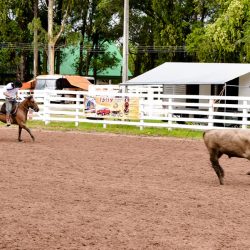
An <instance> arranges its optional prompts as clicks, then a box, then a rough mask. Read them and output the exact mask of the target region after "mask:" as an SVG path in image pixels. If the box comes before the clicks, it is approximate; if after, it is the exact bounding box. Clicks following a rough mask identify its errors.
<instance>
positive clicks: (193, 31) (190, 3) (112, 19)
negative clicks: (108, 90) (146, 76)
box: [0, 0, 250, 79]
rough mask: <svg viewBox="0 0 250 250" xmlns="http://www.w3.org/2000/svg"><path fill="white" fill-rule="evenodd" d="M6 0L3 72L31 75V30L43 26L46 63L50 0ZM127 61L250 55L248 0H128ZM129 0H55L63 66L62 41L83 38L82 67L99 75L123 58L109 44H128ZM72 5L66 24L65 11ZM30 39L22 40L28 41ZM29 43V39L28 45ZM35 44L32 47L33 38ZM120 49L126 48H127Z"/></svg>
mask: <svg viewBox="0 0 250 250" xmlns="http://www.w3.org/2000/svg"><path fill="white" fill-rule="evenodd" d="M34 1H35V0H0V4H1V10H0V22H1V26H0V39H1V40H0V41H1V49H0V72H1V73H2V72H5V73H6V72H11V71H12V72H13V70H14V71H16V73H17V75H18V74H19V75H20V74H21V75H22V76H23V78H24V79H29V78H30V76H31V75H32V70H33V68H32V64H33V50H32V43H33V31H34V30H35V29H37V31H38V42H39V44H40V47H39V54H40V57H39V58H40V59H39V71H40V72H43V73H45V72H46V70H47V65H46V60H47V49H48V41H49V37H48V3H49V1H48V0H39V5H38V6H39V8H38V17H36V18H34V14H33V4H34ZM129 4H130V13H129V52H130V58H129V62H130V64H129V67H130V69H131V70H132V71H133V73H134V75H135V76H136V75H138V74H141V73H143V72H145V71H147V70H150V69H152V68H153V67H155V66H157V65H159V64H160V63H162V62H165V61H202V62H249V61H250V1H249V0H144V1H138V0H129ZM123 6H124V0H70V1H69V0H55V6H54V9H53V15H54V25H53V36H54V37H56V38H57V39H56V43H55V66H56V72H57V73H59V67H60V63H61V62H62V61H63V60H64V55H63V53H62V52H61V50H60V48H62V47H64V46H70V45H71V46H78V47H79V59H78V60H77V61H76V62H75V67H76V69H77V72H78V74H80V75H87V74H88V73H89V72H90V69H92V71H93V72H94V74H95V75H97V74H98V72H99V71H103V70H105V68H107V67H112V66H115V65H116V64H117V60H116V57H115V55H114V54H112V53H108V52H107V50H106V44H107V43H109V42H115V43H116V44H120V48H121V49H122V39H121V38H122V36H123V34H122V32H123V11H124V10H123ZM66 10H67V11H68V15H67V18H66V20H65V26H64V29H63V32H61V33H60V36H59V37H57V34H58V33H59V32H60V30H61V27H62V21H63V16H64V14H65V11H66ZM22 44H24V45H22ZM25 44H26V45H25ZM27 44H30V47H29V46H27ZM121 51H122V50H121Z"/></svg>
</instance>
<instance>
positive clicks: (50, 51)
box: [48, 0, 55, 75]
mask: <svg viewBox="0 0 250 250" xmlns="http://www.w3.org/2000/svg"><path fill="white" fill-rule="evenodd" d="M53 6H54V0H50V1H49V6H48V64H49V74H50V75H53V74H54V55H55V43H54V41H53V40H54V39H53Z"/></svg>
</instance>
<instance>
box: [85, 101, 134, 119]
mask: <svg viewBox="0 0 250 250" xmlns="http://www.w3.org/2000/svg"><path fill="white" fill-rule="evenodd" d="M85 114H86V116H87V117H92V118H94V117H102V118H114V119H139V99H138V98H137V97H108V96H100V97H87V98H86V100H85Z"/></svg>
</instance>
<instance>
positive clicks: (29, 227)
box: [0, 127, 250, 250]
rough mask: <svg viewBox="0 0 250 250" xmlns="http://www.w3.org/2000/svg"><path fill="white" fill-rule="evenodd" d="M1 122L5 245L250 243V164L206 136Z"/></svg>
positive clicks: (0, 237) (0, 226) (0, 230)
mask: <svg viewBox="0 0 250 250" xmlns="http://www.w3.org/2000/svg"><path fill="white" fill-rule="evenodd" d="M33 132H34V135H35V137H36V142H35V143H33V142H32V141H31V139H30V138H29V136H28V134H27V133H26V132H23V139H24V142H23V143H19V142H17V128H16V127H13V128H12V127H11V128H4V127H1V128H0V148H1V150H0V249H19V250H20V249H28V250H35V249H39V250H40V249H42V250H43V249H45V250H51V249H52V250H53V249H65V250H71V249H75V250H78V249H101V250H102V249H107V250H109V249H115V250H120V249H136V250H137V249H167V250H172V249H180V250H189V249H190V250H193V249H202V250H204V249H205V250H206V249H211V250H214V249H218V250H221V249H232V250H236V249H237V250H243V249H246V250H249V249H250V238H249V229H250V199H249V197H250V176H248V175H246V172H247V171H249V170H250V164H249V162H248V161H247V160H244V159H228V158H226V157H223V158H222V160H221V163H222V165H223V167H224V170H225V173H226V176H225V185H224V186H220V185H219V182H218V180H217V177H216V176H215V173H214V172H213V170H212V168H211V167H210V164H209V160H208V154H207V152H206V148H205V146H204V145H203V142H202V141H201V140H190V139H174V138H158V137H157V138H152V137H151V138H149V137H148V138H147V137H135V136H122V135H108V134H95V133H76V132H46V131H39V130H33Z"/></svg>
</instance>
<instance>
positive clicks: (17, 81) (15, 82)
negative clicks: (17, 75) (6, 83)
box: [14, 80, 23, 88]
mask: <svg viewBox="0 0 250 250" xmlns="http://www.w3.org/2000/svg"><path fill="white" fill-rule="evenodd" d="M14 85H15V87H16V88H22V86H23V84H22V82H21V81H19V80H16V81H14Z"/></svg>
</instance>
